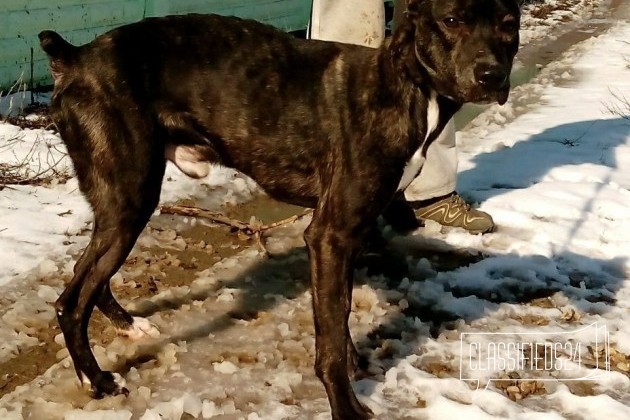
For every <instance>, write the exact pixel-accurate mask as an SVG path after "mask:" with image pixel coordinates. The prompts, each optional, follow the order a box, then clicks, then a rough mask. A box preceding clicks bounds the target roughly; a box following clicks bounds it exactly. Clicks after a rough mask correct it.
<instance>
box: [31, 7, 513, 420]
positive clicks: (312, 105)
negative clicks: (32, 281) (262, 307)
mask: <svg viewBox="0 0 630 420" xmlns="http://www.w3.org/2000/svg"><path fill="white" fill-rule="evenodd" d="M408 3H409V4H408V11H407V13H406V15H405V19H404V21H403V23H402V25H401V26H400V27H399V28H398V29H397V31H396V32H395V33H394V34H393V36H392V38H391V39H390V40H388V41H386V42H385V43H384V45H383V46H382V47H381V48H380V49H370V48H365V47H360V46H353V45H344V44H341V43H333V42H322V41H307V40H301V39H296V38H294V37H292V36H291V35H288V34H286V33H283V32H281V31H279V30H277V29H274V28H272V27H270V26H267V25H264V24H261V23H258V22H255V21H251V20H243V19H238V18H235V17H220V16H214V15H208V16H201V15H189V16H169V17H164V18H151V19H146V20H143V21H141V22H139V23H135V24H131V25H127V26H124V27H120V28H118V29H115V30H112V31H111V32H108V33H106V34H105V35H102V36H100V37H98V38H97V39H95V40H94V41H92V42H91V43H89V44H87V45H83V46H80V47H75V46H72V45H70V44H69V43H67V42H66V41H64V40H63V39H62V38H61V37H60V36H59V35H58V34H56V33H55V32H52V31H44V32H42V33H41V34H40V40H41V46H42V48H43V49H44V51H45V52H46V53H47V54H48V55H49V57H50V67H51V72H52V74H53V77H54V81H55V88H54V93H53V97H52V106H51V108H52V114H53V118H54V121H55V123H56V124H57V126H58V128H59V131H60V133H61V137H62V138H63V140H64V142H65V144H66V145H67V148H68V152H69V154H70V157H71V158H72V161H73V163H74V167H75V170H76V174H77V177H78V179H79V185H80V188H81V191H82V193H83V194H84V195H85V197H86V198H87V200H88V201H89V203H90V204H91V206H92V209H93V211H94V228H93V232H92V239H91V241H90V243H89V245H88V246H87V248H86V249H85V251H84V253H83V255H82V256H81V258H80V259H79V260H78V261H77V263H76V265H75V268H74V277H73V279H72V281H71V282H70V284H68V286H67V288H66V290H65V291H64V293H63V294H62V295H61V297H60V298H59V300H58V301H57V303H56V310H57V316H58V319H59V325H60V327H61V329H62V331H63V334H64V337H65V341H66V344H67V346H68V350H69V352H70V355H71V356H72V360H73V362H74V366H75V369H76V371H77V374H78V375H79V377H80V379H81V380H82V381H83V382H84V383H86V384H89V385H90V386H91V391H92V393H93V395H94V396H96V397H101V396H103V395H106V394H109V395H111V394H120V393H125V394H126V393H127V392H128V391H127V390H126V389H125V388H124V387H122V386H121V385H120V384H118V383H117V382H116V380H115V378H114V376H113V375H112V373H110V372H104V371H102V370H101V369H100V367H99V366H98V364H97V362H96V359H95V358H94V355H93V354H92V351H91V350H90V346H89V341H88V334H87V326H88V321H89V318H90V315H91V313H92V311H93V309H94V307H95V306H97V307H98V308H99V309H100V310H101V311H102V312H103V313H104V314H105V315H106V316H107V317H108V318H109V319H110V320H111V321H112V322H113V323H114V324H115V326H116V327H117V328H118V329H119V330H121V331H123V332H127V333H128V334H136V333H142V331H146V329H147V327H148V326H147V323H146V321H142V320H140V319H134V318H132V317H131V316H130V315H129V313H127V312H126V311H125V310H124V309H123V308H122V307H121V306H120V304H119V303H118V302H117V301H116V300H115V299H114V297H113V296H112V292H111V290H110V286H109V280H110V278H111V276H112V275H113V274H114V273H116V271H117V270H118V269H119V268H120V266H121V264H122V263H123V262H124V261H125V258H126V257H127V255H128V254H129V252H130V250H131V249H132V247H133V245H134V243H135V241H136V239H137V237H138V235H139V234H140V232H141V231H142V229H143V228H144V227H145V225H146V223H147V221H148V220H149V217H150V216H151V214H152V213H153V211H154V209H155V208H156V206H157V204H158V201H159V197H160V188H161V184H162V178H163V175H164V170H165V166H166V161H167V160H171V161H173V162H174V163H175V164H176V165H177V166H178V167H179V168H180V169H181V170H182V171H183V172H185V173H186V174H188V175H190V176H192V177H201V176H204V175H206V174H207V173H208V170H209V169H208V168H209V165H208V164H209V163H213V164H221V165H225V166H228V167H231V168H235V169H237V170H239V171H241V172H243V173H245V174H247V175H249V176H250V177H251V178H253V179H254V180H255V181H256V182H257V183H258V184H259V185H260V186H261V187H262V188H263V189H264V190H265V191H266V192H267V193H268V194H269V195H270V196H272V197H274V198H276V199H278V200H281V201H285V202H289V203H293V204H298V205H301V206H307V207H312V208H314V209H315V212H314V213H313V219H312V222H311V224H310V226H309V227H308V229H307V230H306V232H305V234H304V238H305V240H306V244H307V248H308V254H309V257H310V265H311V283H312V293H313V309H314V315H315V334H316V347H317V356H316V361H315V371H316V372H317V376H318V377H319V378H320V379H321V381H322V382H323V384H324V386H325V388H326V392H327V394H328V398H329V401H330V405H331V408H332V416H333V418H334V419H352V420H356V419H365V418H368V417H369V416H370V414H369V410H367V409H366V408H365V407H363V406H362V405H361V404H360V403H359V401H358V400H357V398H356V396H355V394H354V392H353V390H352V387H351V385H350V379H349V374H351V373H352V372H353V370H354V367H355V363H356V349H355V347H354V345H353V343H352V339H351V337H350V332H349V330H348V322H347V321H348V314H349V312H350V303H351V297H352V281H353V280H352V277H353V263H354V262H355V259H356V257H357V254H358V253H359V251H360V249H361V246H362V243H363V240H364V238H365V235H366V233H367V231H368V230H369V228H370V227H371V226H372V225H373V224H374V222H375V220H376V219H377V217H378V216H379V215H380V214H382V213H383V212H387V213H388V214H389V215H390V217H391V218H396V215H395V214H394V215H392V213H400V212H403V213H405V214H407V215H409V214H410V211H411V210H409V208H408V207H407V206H406V205H405V203H404V202H403V201H402V199H400V198H395V197H400V196H401V194H397V192H399V191H402V190H404V189H405V188H406V187H407V185H408V184H409V183H410V182H411V180H412V179H413V177H414V176H415V175H417V173H418V171H419V170H420V167H421V165H422V162H423V160H424V154H425V152H426V149H427V146H428V144H429V143H430V142H431V141H433V140H434V139H435V138H436V137H437V136H439V135H440V133H441V131H442V129H443V128H444V126H445V125H446V124H447V123H448V122H449V120H450V119H451V118H452V116H453V114H454V113H455V112H456V111H457V110H458V109H459V108H460V107H461V105H462V104H463V103H465V102H493V101H497V102H499V103H504V102H505V101H506V100H507V97H508V90H509V78H508V76H509V73H510V70H511V67H512V60H513V58H514V55H515V53H516V51H517V47H518V42H519V37H518V28H519V19H520V12H519V8H518V5H517V1H516V0H409V2H408ZM388 206H390V207H389V209H390V210H389V211H387V209H388ZM392 206H393V207H392ZM392 208H393V209H397V211H392V210H391V209H392Z"/></svg>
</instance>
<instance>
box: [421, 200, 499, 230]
mask: <svg viewBox="0 0 630 420" xmlns="http://www.w3.org/2000/svg"><path fill="white" fill-rule="evenodd" d="M422 204H423V203H422V202H417V203H415V205H414V208H415V210H416V216H418V217H419V218H420V219H424V220H433V221H435V222H438V223H439V224H441V225H443V226H454V227H461V228H464V229H466V230H467V231H468V232H470V233H472V234H478V233H488V232H491V231H492V230H493V229H494V221H493V220H492V216H490V215H489V214H488V213H486V212H483V211H481V210H476V209H473V208H472V207H471V206H470V204H468V203H467V202H466V201H464V199H463V198H462V197H461V196H460V195H459V194H457V193H453V194H452V195H449V196H448V197H446V198H443V199H441V200H438V201H435V202H433V203H431V204H428V205H424V206H423V205H422Z"/></svg>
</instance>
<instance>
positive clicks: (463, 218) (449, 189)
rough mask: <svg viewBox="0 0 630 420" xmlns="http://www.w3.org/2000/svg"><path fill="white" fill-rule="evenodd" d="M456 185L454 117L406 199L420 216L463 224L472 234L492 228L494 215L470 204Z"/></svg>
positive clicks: (437, 140)
mask: <svg viewBox="0 0 630 420" xmlns="http://www.w3.org/2000/svg"><path fill="white" fill-rule="evenodd" d="M456 185H457V146H456V142H455V124H454V123H453V121H452V120H451V121H450V122H449V124H448V125H447V126H446V127H445V128H444V131H443V132H442V134H441V135H440V137H438V138H437V139H436V140H435V141H434V142H433V143H432V144H431V145H430V146H429V148H428V149H427V158H426V161H425V163H424V166H423V167H422V170H421V171H420V174H419V175H418V176H417V177H416V178H415V179H414V180H413V181H412V182H411V184H410V185H409V187H407V189H406V190H405V199H406V200H407V201H408V202H409V203H410V204H411V206H412V207H413V208H414V209H415V211H416V216H418V217H419V218H420V219H424V220H433V221H436V222H438V223H439V224H441V225H444V226H456V227H461V228H464V229H466V230H468V231H469V232H471V233H487V232H490V231H492V230H493V229H494V221H493V220H492V217H491V216H490V215H489V214H488V213H486V212H483V211H480V210H477V209H474V208H472V207H471V206H470V205H469V204H468V203H466V201H464V199H463V198H462V197H460V196H459V195H458V194H457V193H456V192H455V187H456Z"/></svg>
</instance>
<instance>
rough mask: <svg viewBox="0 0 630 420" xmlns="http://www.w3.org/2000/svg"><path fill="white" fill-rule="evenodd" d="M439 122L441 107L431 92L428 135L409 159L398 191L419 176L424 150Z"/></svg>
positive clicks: (428, 109)
mask: <svg viewBox="0 0 630 420" xmlns="http://www.w3.org/2000/svg"><path fill="white" fill-rule="evenodd" d="M439 122H440V107H439V106H438V102H437V94H436V93H435V92H431V97H430V98H429V104H428V106H427V133H426V135H425V137H424V141H423V142H421V143H420V147H418V150H416V153H414V154H413V156H411V159H409V161H408V162H407V164H406V165H405V170H404V171H403V174H402V178H400V183H399V184H398V191H402V190H404V189H405V188H407V187H408V186H409V184H411V181H413V180H414V178H415V177H416V176H418V173H419V172H420V169H422V165H424V160H425V158H424V156H423V155H422V148H423V146H424V143H425V142H426V141H427V139H428V138H429V136H430V135H431V134H433V132H434V131H435V130H436V128H437V126H438V124H439Z"/></svg>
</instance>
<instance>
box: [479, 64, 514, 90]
mask: <svg viewBox="0 0 630 420" xmlns="http://www.w3.org/2000/svg"><path fill="white" fill-rule="evenodd" d="M475 79H477V83H479V84H480V85H481V86H483V87H484V88H488V89H501V88H502V87H504V86H505V84H506V83H507V80H508V75H507V73H506V72H505V70H504V69H503V68H502V67H501V66H490V65H485V66H484V65H480V66H477V68H476V69H475Z"/></svg>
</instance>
